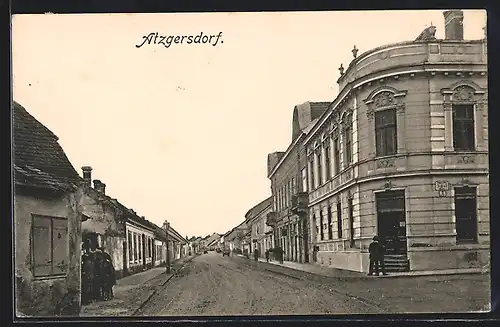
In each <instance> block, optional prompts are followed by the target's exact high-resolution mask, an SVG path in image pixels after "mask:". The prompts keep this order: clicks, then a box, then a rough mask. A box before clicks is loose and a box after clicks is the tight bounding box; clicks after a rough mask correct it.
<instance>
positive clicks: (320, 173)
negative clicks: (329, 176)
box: [316, 152, 323, 186]
mask: <svg viewBox="0 0 500 327" xmlns="http://www.w3.org/2000/svg"><path fill="white" fill-rule="evenodd" d="M317 158H318V184H317V185H316V186H320V185H321V184H323V171H322V170H323V156H322V155H321V152H318V154H317Z"/></svg>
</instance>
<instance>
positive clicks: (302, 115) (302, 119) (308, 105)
mask: <svg viewBox="0 0 500 327" xmlns="http://www.w3.org/2000/svg"><path fill="white" fill-rule="evenodd" d="M330 104H331V102H309V101H308V102H304V103H302V104H299V105H296V106H295V108H293V118H292V142H293V140H294V139H295V138H296V137H297V136H298V135H299V134H300V132H301V131H303V130H304V129H305V128H307V127H308V126H309V124H310V123H311V122H312V121H313V120H315V119H317V118H319V117H320V116H321V115H322V114H323V113H324V112H325V111H326V110H327V109H328V106H329V105H330Z"/></svg>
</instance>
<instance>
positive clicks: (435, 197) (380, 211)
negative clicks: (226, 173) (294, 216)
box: [304, 11, 490, 272]
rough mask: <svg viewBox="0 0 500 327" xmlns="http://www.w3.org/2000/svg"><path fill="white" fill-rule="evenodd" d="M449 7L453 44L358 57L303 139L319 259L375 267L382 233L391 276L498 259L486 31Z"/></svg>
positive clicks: (429, 41) (416, 44)
mask: <svg viewBox="0 0 500 327" xmlns="http://www.w3.org/2000/svg"><path fill="white" fill-rule="evenodd" d="M444 15H445V22H446V27H445V28H446V36H447V38H446V39H444V40H437V39H435V38H433V37H432V35H433V33H431V37H428V38H425V39H423V40H422V39H421V38H420V37H419V38H418V39H417V40H416V41H410V42H402V43H397V44H389V45H385V46H381V47H378V48H375V49H372V50H369V51H367V52H365V53H363V54H362V55H360V56H359V57H355V58H354V60H353V61H352V62H351V63H350V65H349V67H348V68H347V69H346V71H345V73H343V72H342V70H341V77H340V78H339V79H338V83H339V89H340V93H339V95H338V97H337V98H336V99H335V100H334V101H333V103H332V104H331V106H330V107H329V109H328V110H327V111H326V112H325V114H323V115H322V116H321V117H320V118H319V121H318V122H317V123H316V124H315V126H314V128H313V129H312V130H311V131H310V133H308V135H307V137H306V139H305V140H304V145H305V147H306V149H307V158H308V183H309V190H310V191H309V219H310V221H311V223H310V225H311V230H310V234H311V246H310V251H311V257H312V258H313V262H314V263H316V264H319V265H322V266H328V267H336V268H341V269H349V270H354V271H363V272H367V271H368V266H369V254H368V245H369V243H370V242H371V240H372V238H373V236H375V235H377V234H378V235H379V236H380V237H381V238H382V240H383V242H384V243H385V246H386V249H387V251H386V256H385V262H386V267H387V269H388V271H389V272H391V271H408V270H440V269H453V268H469V267H482V266H484V265H486V264H488V263H489V260H490V258H489V253H490V236H489V216H490V215H489V176H488V112H487V107H488V106H487V93H488V91H487V50H486V38H485V39H482V40H473V41H465V40H463V39H462V37H463V25H462V23H463V22H462V21H463V14H462V13H461V11H451V12H445V13H444Z"/></svg>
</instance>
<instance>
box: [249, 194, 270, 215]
mask: <svg viewBox="0 0 500 327" xmlns="http://www.w3.org/2000/svg"><path fill="white" fill-rule="evenodd" d="M272 203H273V197H272V196H270V197H268V198H267V199H265V200H264V201H262V202H260V203H259V204H257V205H255V206H254V207H253V208H252V209H250V210H248V212H247V213H246V214H245V219H246V220H247V221H248V220H250V219H252V218H254V217H256V216H258V215H259V214H260V213H261V212H262V211H263V210H265V209H266V208H267V207H269V206H271V205H272Z"/></svg>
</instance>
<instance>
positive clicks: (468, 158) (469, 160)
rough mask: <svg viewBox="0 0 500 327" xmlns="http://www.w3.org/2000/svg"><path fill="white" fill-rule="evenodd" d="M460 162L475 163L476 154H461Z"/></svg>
mask: <svg viewBox="0 0 500 327" xmlns="http://www.w3.org/2000/svg"><path fill="white" fill-rule="evenodd" d="M457 163H458V164H469V163H474V156H473V155H470V154H466V155H461V156H459V158H458V160H457Z"/></svg>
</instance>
